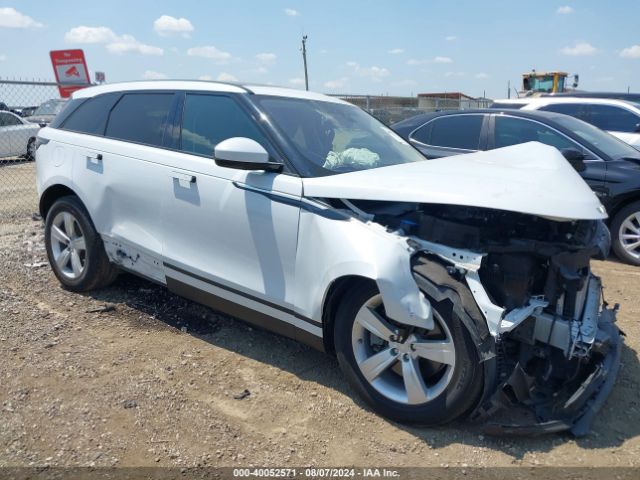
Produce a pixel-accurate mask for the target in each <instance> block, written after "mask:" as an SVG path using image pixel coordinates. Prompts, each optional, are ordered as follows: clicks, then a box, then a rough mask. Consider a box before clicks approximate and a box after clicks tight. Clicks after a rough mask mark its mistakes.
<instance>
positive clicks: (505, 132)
mask: <svg viewBox="0 0 640 480" xmlns="http://www.w3.org/2000/svg"><path fill="white" fill-rule="evenodd" d="M526 142H540V143H544V144H546V145H551V146H552V147H556V148H557V149H558V150H563V149H565V148H574V149H578V150H580V151H582V147H580V146H579V145H578V144H576V143H575V142H573V141H571V140H570V139H568V138H567V137H565V136H564V135H561V134H560V133H558V132H556V131H555V130H552V129H550V128H548V127H546V126H544V125H542V124H540V123H537V122H532V121H530V120H525V119H522V118H514V117H508V116H500V115H498V116H496V125H495V148H502V147H508V146H510V145H517V144H519V143H526Z"/></svg>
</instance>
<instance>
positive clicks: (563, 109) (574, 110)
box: [540, 103, 589, 121]
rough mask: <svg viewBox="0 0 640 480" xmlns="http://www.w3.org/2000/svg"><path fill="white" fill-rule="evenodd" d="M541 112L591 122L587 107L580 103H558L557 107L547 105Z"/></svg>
mask: <svg viewBox="0 0 640 480" xmlns="http://www.w3.org/2000/svg"><path fill="white" fill-rule="evenodd" d="M540 110H543V111H545V112H554V113H562V114H564V115H569V116H570V117H576V118H579V119H580V120H584V121H589V119H588V118H587V111H586V109H585V106H584V105H582V104H580V103H557V104H555V105H547V106H544V107H542V108H540Z"/></svg>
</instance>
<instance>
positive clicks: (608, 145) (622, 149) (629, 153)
mask: <svg viewBox="0 0 640 480" xmlns="http://www.w3.org/2000/svg"><path fill="white" fill-rule="evenodd" d="M554 120H555V121H556V122H557V123H559V124H560V125H562V126H563V127H565V128H567V129H568V130H571V131H572V132H573V133H575V134H576V135H578V136H579V137H580V138H582V139H583V140H586V141H587V142H588V143H590V144H591V145H593V146H594V147H596V148H597V149H599V150H601V151H602V152H603V153H605V154H606V155H608V156H609V157H611V158H612V159H614V160H619V159H621V158H629V157H630V158H638V157H640V152H639V151H638V150H636V149H635V148H633V147H632V146H631V145H629V144H627V143H625V142H623V141H622V140H620V139H618V138H616V137H614V136H613V135H611V134H609V133H607V132H604V131H602V130H600V129H599V128H597V127H594V126H593V125H591V124H590V123H586V122H583V121H581V120H578V119H576V118H573V117H569V116H567V115H558V116H556V117H555V118H554Z"/></svg>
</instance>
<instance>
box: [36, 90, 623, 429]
mask: <svg viewBox="0 0 640 480" xmlns="http://www.w3.org/2000/svg"><path fill="white" fill-rule="evenodd" d="M36 161H37V177H38V182H37V183H38V191H39V194H40V211H41V213H42V215H43V217H44V218H45V240H46V248H47V253H48V256H49V261H50V263H51V266H52V268H53V271H54V273H55V275H56V276H57V277H58V279H59V280H60V282H61V283H62V284H63V285H64V286H65V287H66V288H68V289H70V290H73V291H83V290H88V289H92V288H98V287H102V286H106V285H108V284H109V283H110V282H112V281H113V280H114V279H115V277H116V275H117V273H118V272H119V271H120V270H124V271H128V272H132V273H134V274H136V275H140V276H142V277H145V278H148V279H150V280H153V281H155V282H157V283H160V284H164V285H166V286H167V287H168V288H169V289H170V290H171V291H173V292H176V293H177V294H179V295H182V296H184V297H187V298H190V299H193V300H195V301H197V302H200V303H203V304H205V305H209V306H211V307H212V308H215V309H217V310H221V311H224V312H228V313H230V314H232V315H234V316H236V317H238V318H240V319H243V320H245V321H247V322H251V323H253V324H256V325H259V326H261V327H264V328H268V329H271V330H273V331H275V332H278V333H280V334H283V335H287V336H289V337H292V338H295V339H298V340H301V341H303V342H306V343H308V344H310V345H313V346H314V347H317V348H320V349H323V350H326V351H329V352H335V354H336V355H337V357H338V360H339V363H340V366H341V368H342V370H343V371H344V373H345V375H346V377H347V378H348V379H349V381H350V382H351V383H352V384H353V385H354V386H355V388H356V390H357V391H358V392H359V393H360V394H361V395H362V397H363V398H364V399H365V400H366V401H367V402H368V403H369V404H370V405H371V406H372V407H373V408H374V409H376V410H377V411H378V412H380V413H382V414H384V415H386V416H387V417H389V418H392V419H395V420H399V421H404V422H418V423H422V424H437V423H444V422H448V421H451V420H453V419H455V418H458V417H461V416H464V415H469V414H473V417H474V418H483V416H485V415H487V414H488V413H490V412H493V411H495V410H496V407H498V406H500V405H504V404H505V401H506V400H507V399H510V400H512V401H513V402H514V403H519V404H521V405H528V406H529V407H530V408H535V410H536V414H537V415H538V420H539V422H540V424H536V425H533V426H532V425H527V426H526V428H534V429H535V428H540V429H545V430H546V431H550V430H564V429H572V431H573V432H574V433H576V434H581V433H584V432H586V431H587V430H588V428H589V423H590V421H591V419H592V417H593V415H594V414H595V412H596V411H597V409H598V408H599V406H600V405H601V404H602V403H603V402H604V400H605V398H606V397H607V396H608V394H609V391H610V390H611V387H612V385H613V383H614V380H615V377H616V372H617V367H618V364H619V357H620V348H621V343H622V342H621V340H620V338H619V335H618V330H617V328H616V327H615V326H614V324H613V321H614V320H615V311H614V310H612V309H609V308H607V307H606V306H602V307H601V304H602V301H601V297H600V290H601V284H600V280H599V279H598V278H597V277H595V276H594V275H593V274H592V273H591V271H590V269H589V261H590V258H591V257H593V256H598V257H602V256H604V255H606V254H607V250H608V248H609V245H608V243H609V237H608V231H607V230H606V227H604V226H603V222H602V219H603V218H604V217H605V216H606V215H605V212H604V209H603V208H602V206H601V205H600V202H599V201H598V199H597V198H596V196H595V195H594V194H593V193H592V191H591V190H590V189H589V187H588V186H587V185H586V184H585V183H584V182H583V181H582V179H581V178H580V176H579V175H578V174H577V173H576V172H575V171H574V170H573V169H572V168H571V166H570V165H569V164H568V163H567V162H566V160H565V159H564V157H562V155H561V154H560V153H558V151H557V150H556V149H554V148H552V147H547V146H544V145H542V144H538V143H528V144H524V145H518V146H514V147H509V148H505V149H500V150H494V151H490V152H482V153H475V154H471V155H467V156H461V157H459V158H458V159H456V161H455V162H452V161H450V160H449V159H442V160H433V161H428V162H427V161H424V157H422V156H421V155H420V154H419V153H418V151H417V150H415V149H414V148H413V147H411V146H410V145H409V144H408V143H407V142H405V141H404V140H403V139H402V138H400V137H399V136H397V135H396V134H395V133H393V132H392V131H391V130H389V129H388V128H387V127H385V126H384V125H383V124H381V123H380V122H378V121H377V120H375V119H374V118H373V117H371V116H369V115H368V114H366V113H365V112H363V111H362V110H360V109H359V108H357V107H355V106H353V105H350V104H348V103H345V102H342V101H340V100H338V99H335V98H330V97H326V96H323V95H319V94H314V93H308V92H302V91H298V90H289V89H283V88H275V87H265V86H241V85H231V84H223V83H212V82H192V81H159V82H135V83H124V84H114V85H103V86H98V87H93V88H87V89H84V90H80V91H78V92H75V93H74V97H73V100H71V102H69V105H68V106H67V108H66V109H65V110H64V111H63V112H62V113H61V114H60V115H59V116H58V117H57V118H56V119H55V121H54V122H53V123H52V124H51V126H50V127H47V128H44V129H43V130H42V131H41V132H40V134H39V137H38V150H37V160H36ZM594 369H599V370H598V372H599V373H598V375H595V374H593V375H592V372H593V371H595V370H594ZM523 382H525V383H526V385H527V386H528V387H527V389H522V388H519V386H521V385H523V384H524V383H523ZM514 391H515V396H514V394H513V392H514ZM574 392H578V393H575V394H574ZM579 392H586V393H584V394H580V393H579ZM509 428H517V427H513V426H511V427H509Z"/></svg>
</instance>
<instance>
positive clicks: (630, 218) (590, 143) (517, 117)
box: [392, 109, 640, 265]
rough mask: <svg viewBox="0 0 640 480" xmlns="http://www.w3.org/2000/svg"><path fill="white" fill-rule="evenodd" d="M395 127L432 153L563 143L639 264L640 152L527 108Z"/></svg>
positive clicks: (627, 253) (616, 244) (620, 250)
mask: <svg viewBox="0 0 640 480" xmlns="http://www.w3.org/2000/svg"><path fill="white" fill-rule="evenodd" d="M392 128H393V129H394V130H395V131H396V132H398V133H399V134H400V135H402V136H403V137H404V138H405V139H407V140H409V141H410V142H411V143H412V144H413V145H414V146H415V147H416V148H418V149H419V150H420V151H421V152H422V153H423V154H424V155H425V156H426V157H427V158H430V159H432V158H440V157H447V156H452V155H459V154H463V153H470V152H475V151H478V150H492V149H494V148H501V147H507V146H509V145H515V144H518V143H525V142H531V141H537V142H541V143H545V144H547V145H551V146H554V147H556V148H558V149H559V150H560V151H562V152H563V153H564V154H565V157H567V158H568V159H569V160H570V161H571V162H572V163H574V165H576V167H577V169H578V171H579V172H580V175H581V176H582V178H583V179H584V180H585V181H586V182H587V183H588V184H589V186H590V187H591V188H592V189H593V191H594V192H595V193H596V194H597V195H598V197H600V201H601V202H602V204H603V205H604V206H605V207H606V209H607V211H608V213H609V228H610V229H611V235H612V238H613V248H614V251H615V252H616V254H617V256H618V257H619V258H620V259H621V260H623V261H625V262H627V263H630V264H633V265H640V151H638V150H636V149H635V148H633V147H631V146H629V145H627V144H626V143H624V142H622V141H621V140H618V139H617V138H615V137H614V136H612V135H610V134H608V133H606V132H603V131H602V130H600V129H598V128H596V127H594V126H592V125H590V124H588V123H586V122H583V121H581V120H578V119H576V118H573V117H569V116H567V115H562V114H558V113H548V112H540V111H527V110H496V109H485V110H463V111H452V112H439V113H428V114H422V115H418V116H415V117H413V118H409V119H407V120H404V121H402V122H399V123H396V124H394V125H393V126H392Z"/></svg>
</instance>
